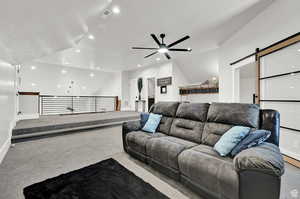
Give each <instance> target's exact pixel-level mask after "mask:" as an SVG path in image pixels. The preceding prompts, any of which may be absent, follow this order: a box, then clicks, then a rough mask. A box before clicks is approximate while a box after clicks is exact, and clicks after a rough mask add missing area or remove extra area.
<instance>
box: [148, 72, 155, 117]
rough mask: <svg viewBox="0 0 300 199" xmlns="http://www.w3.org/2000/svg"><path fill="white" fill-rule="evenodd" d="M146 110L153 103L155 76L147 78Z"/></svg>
mask: <svg viewBox="0 0 300 199" xmlns="http://www.w3.org/2000/svg"><path fill="white" fill-rule="evenodd" d="M147 81H148V82H147V83H148V99H147V101H148V111H149V110H150V108H151V106H152V105H153V104H154V103H155V78H154V77H152V78H148V79H147Z"/></svg>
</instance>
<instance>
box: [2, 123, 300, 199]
mask: <svg viewBox="0 0 300 199" xmlns="http://www.w3.org/2000/svg"><path fill="white" fill-rule="evenodd" d="M110 157H112V158H114V159H116V160H117V161H119V162H120V163H121V164H122V165H124V166H125V167H127V168H128V169H129V170H131V171H133V172H134V173H135V174H136V175H137V176H139V177H141V178H142V179H144V180H145V181H146V182H149V183H150V184H152V185H153V186H154V187H155V188H157V189H158V190H160V191H161V192H163V193H164V194H166V195H167V196H169V197H170V198H178V199H185V198H199V197H198V196H197V195H195V194H194V193H193V192H191V191H189V190H188V189H186V188H185V187H183V186H182V185H181V184H180V183H178V182H175V181H173V180H171V179H169V178H167V177H165V176H163V175H162V174H160V173H158V172H156V171H155V170H153V169H151V168H150V167H148V166H146V165H144V164H142V163H140V162H139V161H137V160H135V159H133V158H131V157H129V156H128V155H127V154H126V153H124V152H123V149H122V140H121V127H120V126H117V127H109V128H102V129H96V130H91V131H86V132H85V133H73V134H68V135H64V136H56V137H51V138H46V139H40V140H34V141H28V142H22V143H18V144H16V145H15V146H14V147H12V148H11V149H10V150H9V152H8V154H7V156H6V158H5V159H4V161H3V163H2V164H1V165H0V199H23V198H24V197H23V194H22V190H23V188H24V187H25V186H28V185H30V184H33V183H36V182H40V181H43V180H45V179H47V178H51V177H55V176H57V175H60V174H62V173H66V172H69V171H72V170H75V169H79V168H82V167H85V166H88V165H90V164H93V163H96V162H99V161H101V160H103V159H107V158H110ZM296 189H298V190H300V169H297V168H295V167H293V166H291V165H288V164H287V165H286V173H285V174H284V176H283V178H282V191H281V192H282V196H281V199H289V198H291V199H293V197H292V196H291V191H293V193H294V194H295V193H297V191H295V190H296ZM294 198H300V194H299V196H298V197H294Z"/></svg>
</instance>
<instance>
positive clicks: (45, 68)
mask: <svg viewBox="0 0 300 199" xmlns="http://www.w3.org/2000/svg"><path fill="white" fill-rule="evenodd" d="M32 66H35V67H36V69H35V70H32V69H31V67H32ZM62 70H65V71H66V73H65V74H62ZM91 73H93V74H94V77H91V76H90V75H91ZM20 77H21V85H20V90H21V91H37V92H40V93H41V94H42V95H102V96H119V97H121V94H122V93H121V90H122V88H121V81H122V76H121V72H104V71H96V70H85V69H78V68H72V67H62V66H59V65H53V64H44V63H38V62H33V63H30V64H26V65H22V66H21V70H20ZM71 81H74V84H73V86H72V88H71V89H69V86H70V85H71ZM68 90H69V91H70V92H69V93H67V91H68Z"/></svg>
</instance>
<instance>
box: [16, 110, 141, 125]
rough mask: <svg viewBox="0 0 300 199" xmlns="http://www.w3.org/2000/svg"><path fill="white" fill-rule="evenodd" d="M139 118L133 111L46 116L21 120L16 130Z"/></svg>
mask: <svg viewBox="0 0 300 199" xmlns="http://www.w3.org/2000/svg"><path fill="white" fill-rule="evenodd" d="M128 117H139V113H137V112H133V111H114V112H105V113H89V114H74V115H46V116H40V118H39V119H30V120H20V121H18V122H17V125H16V127H15V129H26V128H34V127H43V126H51V125H60V124H69V123H74V122H78V121H80V122H89V121H96V120H105V119H114V118H128Z"/></svg>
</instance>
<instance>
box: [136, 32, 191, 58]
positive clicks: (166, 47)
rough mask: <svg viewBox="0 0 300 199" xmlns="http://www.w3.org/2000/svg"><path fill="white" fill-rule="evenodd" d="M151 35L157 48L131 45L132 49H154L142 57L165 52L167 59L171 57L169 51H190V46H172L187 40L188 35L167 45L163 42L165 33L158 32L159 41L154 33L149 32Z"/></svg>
mask: <svg viewBox="0 0 300 199" xmlns="http://www.w3.org/2000/svg"><path fill="white" fill-rule="evenodd" d="M151 37H152V38H153V39H154V41H155V43H156V44H157V45H158V48H144V47H132V49H137V50H155V52H153V53H151V54H150V55H147V56H145V57H144V58H148V57H151V56H152V55H155V54H157V53H162V54H165V56H166V57H167V59H171V57H170V55H169V54H168V52H169V51H181V52H191V51H192V49H191V48H187V49H184V48H172V47H173V46H175V45H177V44H179V43H181V42H183V41H185V40H187V39H189V38H190V36H188V35H187V36H185V37H183V38H181V39H179V40H177V41H175V42H173V43H171V44H169V45H166V44H165V43H164V38H165V37H166V35H165V34H160V38H161V42H160V41H159V40H158V38H157V37H156V35H155V34H151Z"/></svg>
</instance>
